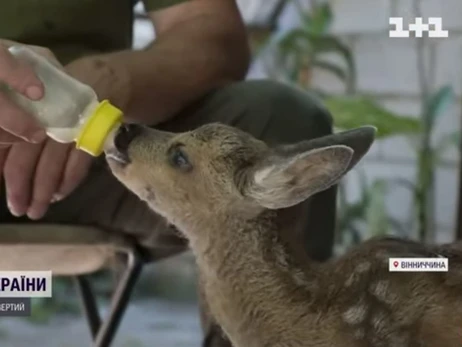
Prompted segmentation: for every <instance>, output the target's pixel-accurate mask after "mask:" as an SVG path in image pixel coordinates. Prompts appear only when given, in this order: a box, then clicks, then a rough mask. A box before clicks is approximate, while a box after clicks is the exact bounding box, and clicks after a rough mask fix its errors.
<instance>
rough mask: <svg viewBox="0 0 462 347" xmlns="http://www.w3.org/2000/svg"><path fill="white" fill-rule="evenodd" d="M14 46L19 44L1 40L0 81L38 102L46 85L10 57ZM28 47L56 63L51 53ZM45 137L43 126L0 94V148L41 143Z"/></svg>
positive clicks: (26, 67)
mask: <svg viewBox="0 0 462 347" xmlns="http://www.w3.org/2000/svg"><path fill="white" fill-rule="evenodd" d="M15 44H17V43H16V42H13V41H8V40H1V39H0V82H1V83H5V84H7V85H8V86H9V87H11V88H13V89H14V90H16V91H17V92H19V93H21V94H22V95H24V96H25V97H28V98H30V99H32V100H39V99H41V98H42V97H43V94H44V89H43V84H42V82H41V81H40V79H39V78H38V77H37V76H36V74H35V73H34V71H33V69H32V67H30V66H29V65H27V64H26V63H24V62H22V61H20V60H19V59H17V58H15V57H14V56H13V55H12V54H10V52H9V51H8V47H10V46H12V45H15ZM28 47H29V48H31V49H32V50H34V51H35V52H37V53H39V54H41V55H43V56H45V57H47V58H48V59H50V60H51V61H52V62H54V63H57V60H56V58H55V57H54V55H53V53H51V51H50V50H48V49H46V48H43V47H38V46H28ZM45 138H46V133H45V130H44V129H43V128H42V127H41V126H40V124H38V122H36V121H35V120H34V119H33V118H32V117H31V116H30V115H29V114H27V112H25V111H23V110H22V109H21V108H20V107H18V106H16V105H15V104H14V102H12V101H11V100H9V99H8V98H7V96H5V95H4V94H2V93H0V146H5V145H9V144H11V143H14V142H18V141H21V140H26V141H29V142H32V143H40V142H41V141H43V140H45Z"/></svg>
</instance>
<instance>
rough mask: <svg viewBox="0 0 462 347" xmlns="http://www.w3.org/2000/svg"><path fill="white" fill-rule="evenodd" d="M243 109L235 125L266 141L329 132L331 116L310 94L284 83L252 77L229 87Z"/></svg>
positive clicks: (312, 136)
mask: <svg viewBox="0 0 462 347" xmlns="http://www.w3.org/2000/svg"><path fill="white" fill-rule="evenodd" d="M229 88H230V90H228V92H229V93H230V94H232V95H233V97H232V99H234V100H236V101H235V102H240V103H241V105H242V107H243V108H244V109H245V116H244V117H240V118H239V120H238V121H237V124H235V125H237V126H238V127H241V128H243V130H249V129H250V132H251V133H253V134H254V135H255V136H258V137H259V138H261V139H262V140H265V141H268V142H284V143H285V142H295V141H300V140H305V139H311V138H316V137H320V136H324V135H328V134H330V133H332V117H331V115H330V113H329V111H327V109H326V108H325V107H324V106H323V105H322V102H321V101H320V100H319V99H318V98H317V97H315V96H314V95H312V94H310V93H308V92H306V91H303V90H301V89H299V88H296V87H292V86H289V85H287V84H283V83H279V82H275V81H270V80H255V81H245V82H240V83H236V84H234V85H233V86H230V87H229Z"/></svg>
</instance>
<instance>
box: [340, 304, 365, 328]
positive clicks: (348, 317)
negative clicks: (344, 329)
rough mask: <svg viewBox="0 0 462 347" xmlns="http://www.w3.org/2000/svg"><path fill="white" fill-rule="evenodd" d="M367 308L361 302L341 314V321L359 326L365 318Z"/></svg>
mask: <svg viewBox="0 0 462 347" xmlns="http://www.w3.org/2000/svg"><path fill="white" fill-rule="evenodd" d="M366 313H367V306H366V305H365V304H363V303H362V302H360V303H358V304H356V305H354V306H351V307H350V308H349V309H348V310H346V311H345V312H344V313H343V315H342V316H343V319H344V320H345V322H346V323H347V324H359V323H361V322H362V321H363V320H364V318H365V317H366Z"/></svg>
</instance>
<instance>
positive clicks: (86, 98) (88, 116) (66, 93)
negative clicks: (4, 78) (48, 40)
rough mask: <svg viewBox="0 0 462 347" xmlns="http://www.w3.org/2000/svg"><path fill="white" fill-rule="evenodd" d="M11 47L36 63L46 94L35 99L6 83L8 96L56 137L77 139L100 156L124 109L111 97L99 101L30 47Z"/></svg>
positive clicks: (17, 54)
mask: <svg viewBox="0 0 462 347" xmlns="http://www.w3.org/2000/svg"><path fill="white" fill-rule="evenodd" d="M9 51H10V53H11V54H13V55H14V56H15V57H17V58H18V59H19V60H20V61H24V62H25V63H27V64H29V65H30V66H32V68H33V69H34V71H35V73H36V74H37V76H38V78H39V79H40V80H41V81H42V83H43V85H44V87H45V94H44V97H43V98H42V99H40V100H37V101H33V100H30V99H28V98H27V97H25V96H23V95H21V94H19V93H17V92H16V91H14V90H12V89H11V88H9V87H8V86H3V89H4V90H3V91H4V92H6V94H7V96H8V97H9V98H10V99H12V100H13V101H14V102H15V103H16V104H17V105H18V106H20V107H21V108H22V109H24V110H25V111H27V112H28V113H29V114H30V115H31V116H33V117H34V118H35V119H36V120H37V121H38V122H39V123H40V124H41V125H42V126H43V127H44V128H45V129H46V132H47V134H48V136H49V137H51V138H52V139H54V140H55V141H58V142H61V143H71V142H74V141H75V142H76V147H77V148H78V149H81V150H83V151H85V152H87V153H89V154H91V155H93V156H99V155H100V154H101V153H102V152H103V150H104V145H105V142H106V141H107V140H108V139H109V138H110V137H112V136H113V134H114V133H115V131H116V130H117V129H118V128H119V126H120V125H121V122H122V112H121V111H120V110H119V109H117V108H116V107H114V106H113V105H111V104H110V103H109V102H108V101H107V100H104V101H102V102H99V101H98V97H97V95H96V93H95V91H94V90H93V89H92V88H91V87H89V86H87V85H85V84H83V83H81V82H80V81H77V80H76V79H74V78H73V77H71V76H69V75H68V74H66V73H65V72H64V71H63V70H62V69H60V68H59V67H58V66H55V65H54V64H53V63H52V62H51V61H50V60H48V59H47V58H45V57H43V56H41V55H39V54H37V53H35V52H34V51H33V50H31V49H29V48H28V47H24V46H12V47H10V48H9Z"/></svg>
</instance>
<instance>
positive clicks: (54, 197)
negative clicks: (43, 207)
mask: <svg viewBox="0 0 462 347" xmlns="http://www.w3.org/2000/svg"><path fill="white" fill-rule="evenodd" d="M62 199H63V196H62V195H61V194H55V195H53V197H52V198H51V203H52V204H54V203H55V202H58V201H61V200H62Z"/></svg>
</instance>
